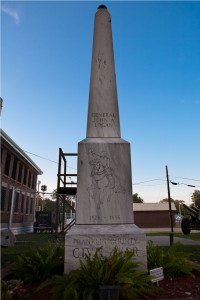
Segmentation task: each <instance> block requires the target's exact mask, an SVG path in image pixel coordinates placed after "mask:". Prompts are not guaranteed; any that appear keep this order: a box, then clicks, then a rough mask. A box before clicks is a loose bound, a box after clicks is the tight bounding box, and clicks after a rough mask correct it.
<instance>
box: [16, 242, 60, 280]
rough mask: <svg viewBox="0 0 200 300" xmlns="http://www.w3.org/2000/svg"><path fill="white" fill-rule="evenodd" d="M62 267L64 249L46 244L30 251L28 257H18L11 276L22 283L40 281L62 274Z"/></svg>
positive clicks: (24, 255)
mask: <svg viewBox="0 0 200 300" xmlns="http://www.w3.org/2000/svg"><path fill="white" fill-rule="evenodd" d="M63 267H64V248H63V247H58V246H56V245H54V244H53V243H52V242H48V243H47V244H46V245H45V246H44V247H38V248H36V249H33V250H32V251H30V253H29V255H28V256H27V255H26V254H21V255H18V257H17V261H16V263H15V265H14V267H13V269H12V274H13V276H14V278H20V279H21V280H23V281H24V282H34V281H42V280H46V279H47V278H51V277H52V276H53V275H55V274H62V273H63Z"/></svg>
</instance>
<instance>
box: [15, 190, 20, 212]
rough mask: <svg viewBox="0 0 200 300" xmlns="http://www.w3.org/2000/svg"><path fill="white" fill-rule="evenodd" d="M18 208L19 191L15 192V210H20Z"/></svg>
mask: <svg viewBox="0 0 200 300" xmlns="http://www.w3.org/2000/svg"><path fill="white" fill-rule="evenodd" d="M18 208H19V193H18V192H16V193H15V209H14V212H18Z"/></svg>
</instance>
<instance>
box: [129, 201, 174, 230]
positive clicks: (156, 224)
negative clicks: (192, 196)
mask: <svg viewBox="0 0 200 300" xmlns="http://www.w3.org/2000/svg"><path fill="white" fill-rule="evenodd" d="M171 209H172V216H173V225H175V217H174V215H175V212H176V207H175V205H174V203H173V202H172V203H171ZM133 213H134V223H135V224H136V225H137V226H138V227H140V228H169V227H170V225H171V224H170V213H169V203H167V202H165V203H133Z"/></svg>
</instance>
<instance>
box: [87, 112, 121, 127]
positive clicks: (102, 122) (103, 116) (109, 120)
mask: <svg viewBox="0 0 200 300" xmlns="http://www.w3.org/2000/svg"><path fill="white" fill-rule="evenodd" d="M91 119H92V123H93V124H94V127H113V126H114V125H115V120H116V116H115V113H108V112H103V113H92V114H91Z"/></svg>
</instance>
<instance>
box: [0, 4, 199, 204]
mask: <svg viewBox="0 0 200 300" xmlns="http://www.w3.org/2000/svg"><path fill="white" fill-rule="evenodd" d="M102 3H103V4H105V5H107V7H108V10H109V12H110V13H111V18H112V32H113V42H114V53H115V65H116V76H117V89H118V101H119V109H120V121H121V133H122V137H123V138H124V139H125V140H127V141H129V142H130V143H131V159H132V174H133V193H138V194H139V195H140V196H141V197H142V198H143V199H144V201H145V202H157V201H159V200H161V199H163V198H166V197H167V187H166V174H165V166H166V165H168V169H169V174H170V179H171V180H172V181H175V182H178V183H180V185H178V186H173V185H170V187H171V197H172V198H174V199H182V200H185V201H186V203H189V202H190V196H191V193H193V192H194V190H195V189H200V174H199V170H200V155H199V153H200V150H199V149H200V136H199V129H200V117H199V112H200V18H199V15H200V2H196V1H194V2H184V1H179V2H165V1H162V2H159V1H156V2H151V1H147V2H137V1H127V2H125V1H117V2H114V1H105V2H99V1H87V2H86V1H81V2H78V1H76V2H75V1H74V2H73V1H71V2H69V1H60V2H56V1H49V2H48V1H43V2H42V1H37V2H36V1H30V2H29V1H2V2H1V23H2V31H1V41H2V47H1V63H2V66H1V74H2V80H1V97H2V98H3V110H2V115H1V125H2V129H3V130H4V131H5V132H6V133H7V134H8V135H9V136H10V137H11V138H12V139H13V140H14V141H15V142H16V143H17V144H18V145H19V146H20V147H21V148H22V149H23V150H26V151H29V152H31V153H34V154H36V155H39V156H41V157H44V158H46V159H49V160H51V161H55V163H54V162H51V161H48V160H45V159H42V158H39V157H37V156H34V155H31V154H30V157H31V158H32V159H33V160H34V161H35V163H37V164H38V166H39V167H40V168H41V169H42V170H43V172H44V174H43V175H42V176H40V177H39V179H40V180H41V182H42V184H46V185H47V187H48V191H49V192H51V191H52V190H53V189H55V188H56V185H57V163H56V162H57V161H58V150H59V147H61V148H62V149H63V151H64V152H77V144H78V142H79V141H81V140H82V139H84V138H85V137H86V122H87V109H88V96H89V82H90V67H91V55H92V39H93V26H94V14H95V12H96V9H97V7H98V5H99V4H102ZM68 167H72V168H69V169H68V171H69V172H76V170H75V169H76V161H75V159H73V160H69V161H68ZM154 179H159V180H154ZM191 179H193V180H191ZM150 180H154V181H150ZM144 181H147V182H144ZM148 181H149V182H148ZM140 182H144V183H140ZM182 183H183V184H182ZM187 184H192V185H195V186H196V188H191V187H188V186H186V185H187Z"/></svg>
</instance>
